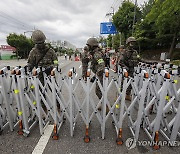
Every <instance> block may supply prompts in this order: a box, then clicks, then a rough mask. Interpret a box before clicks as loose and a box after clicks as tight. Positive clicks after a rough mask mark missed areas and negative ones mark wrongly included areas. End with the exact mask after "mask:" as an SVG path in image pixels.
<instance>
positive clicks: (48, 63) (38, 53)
mask: <svg viewBox="0 0 180 154" xmlns="http://www.w3.org/2000/svg"><path fill="white" fill-rule="evenodd" d="M32 40H33V42H34V43H35V47H34V48H33V49H32V50H31V51H30V54H29V57H28V67H29V69H30V70H32V69H33V68H34V67H36V68H37V67H39V66H40V67H44V68H45V69H46V71H45V72H46V73H47V75H50V72H51V69H52V68H53V67H54V66H57V65H58V58H57V55H56V54H55V51H54V50H53V49H52V48H49V46H48V45H46V44H45V40H46V36H45V35H44V33H43V32H42V31H40V30H35V31H34V32H33V33H32ZM39 79H40V81H41V82H42V84H44V77H43V73H42V72H41V73H40V74H39Z"/></svg>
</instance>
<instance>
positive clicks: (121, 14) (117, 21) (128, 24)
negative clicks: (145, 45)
mask: <svg viewBox="0 0 180 154" xmlns="http://www.w3.org/2000/svg"><path fill="white" fill-rule="evenodd" d="M135 7H136V18H135V24H136V23H138V22H140V20H141V16H142V13H141V11H140V8H139V7H137V6H135V5H134V4H133V3H132V2H130V1H129V0H125V1H123V3H122V6H121V7H119V10H118V11H117V12H116V13H115V15H114V16H113V23H114V25H115V26H116V28H117V30H118V31H119V32H121V33H123V34H124V36H125V38H127V37H129V36H131V35H132V28H133V19H134V8H135Z"/></svg>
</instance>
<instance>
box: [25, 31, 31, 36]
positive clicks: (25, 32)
mask: <svg viewBox="0 0 180 154" xmlns="http://www.w3.org/2000/svg"><path fill="white" fill-rule="evenodd" d="M32 32H33V31H32V30H29V31H25V32H24V36H26V35H25V34H26V33H32Z"/></svg>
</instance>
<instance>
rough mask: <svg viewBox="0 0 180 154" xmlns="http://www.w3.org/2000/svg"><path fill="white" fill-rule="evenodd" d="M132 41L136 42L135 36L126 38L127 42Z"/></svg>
mask: <svg viewBox="0 0 180 154" xmlns="http://www.w3.org/2000/svg"><path fill="white" fill-rule="evenodd" d="M130 42H136V39H135V38H134V37H129V38H127V40H126V44H128V43H130Z"/></svg>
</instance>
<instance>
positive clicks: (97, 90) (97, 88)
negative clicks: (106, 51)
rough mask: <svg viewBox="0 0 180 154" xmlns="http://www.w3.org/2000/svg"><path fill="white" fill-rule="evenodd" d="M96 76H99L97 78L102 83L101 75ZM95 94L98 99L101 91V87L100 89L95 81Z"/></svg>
mask: <svg viewBox="0 0 180 154" xmlns="http://www.w3.org/2000/svg"><path fill="white" fill-rule="evenodd" d="M98 78H99V80H100V83H101V85H103V76H98ZM95 92H96V95H97V97H98V98H99V99H101V97H102V92H101V89H100V87H99V85H98V83H97V82H96V91H95Z"/></svg>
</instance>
